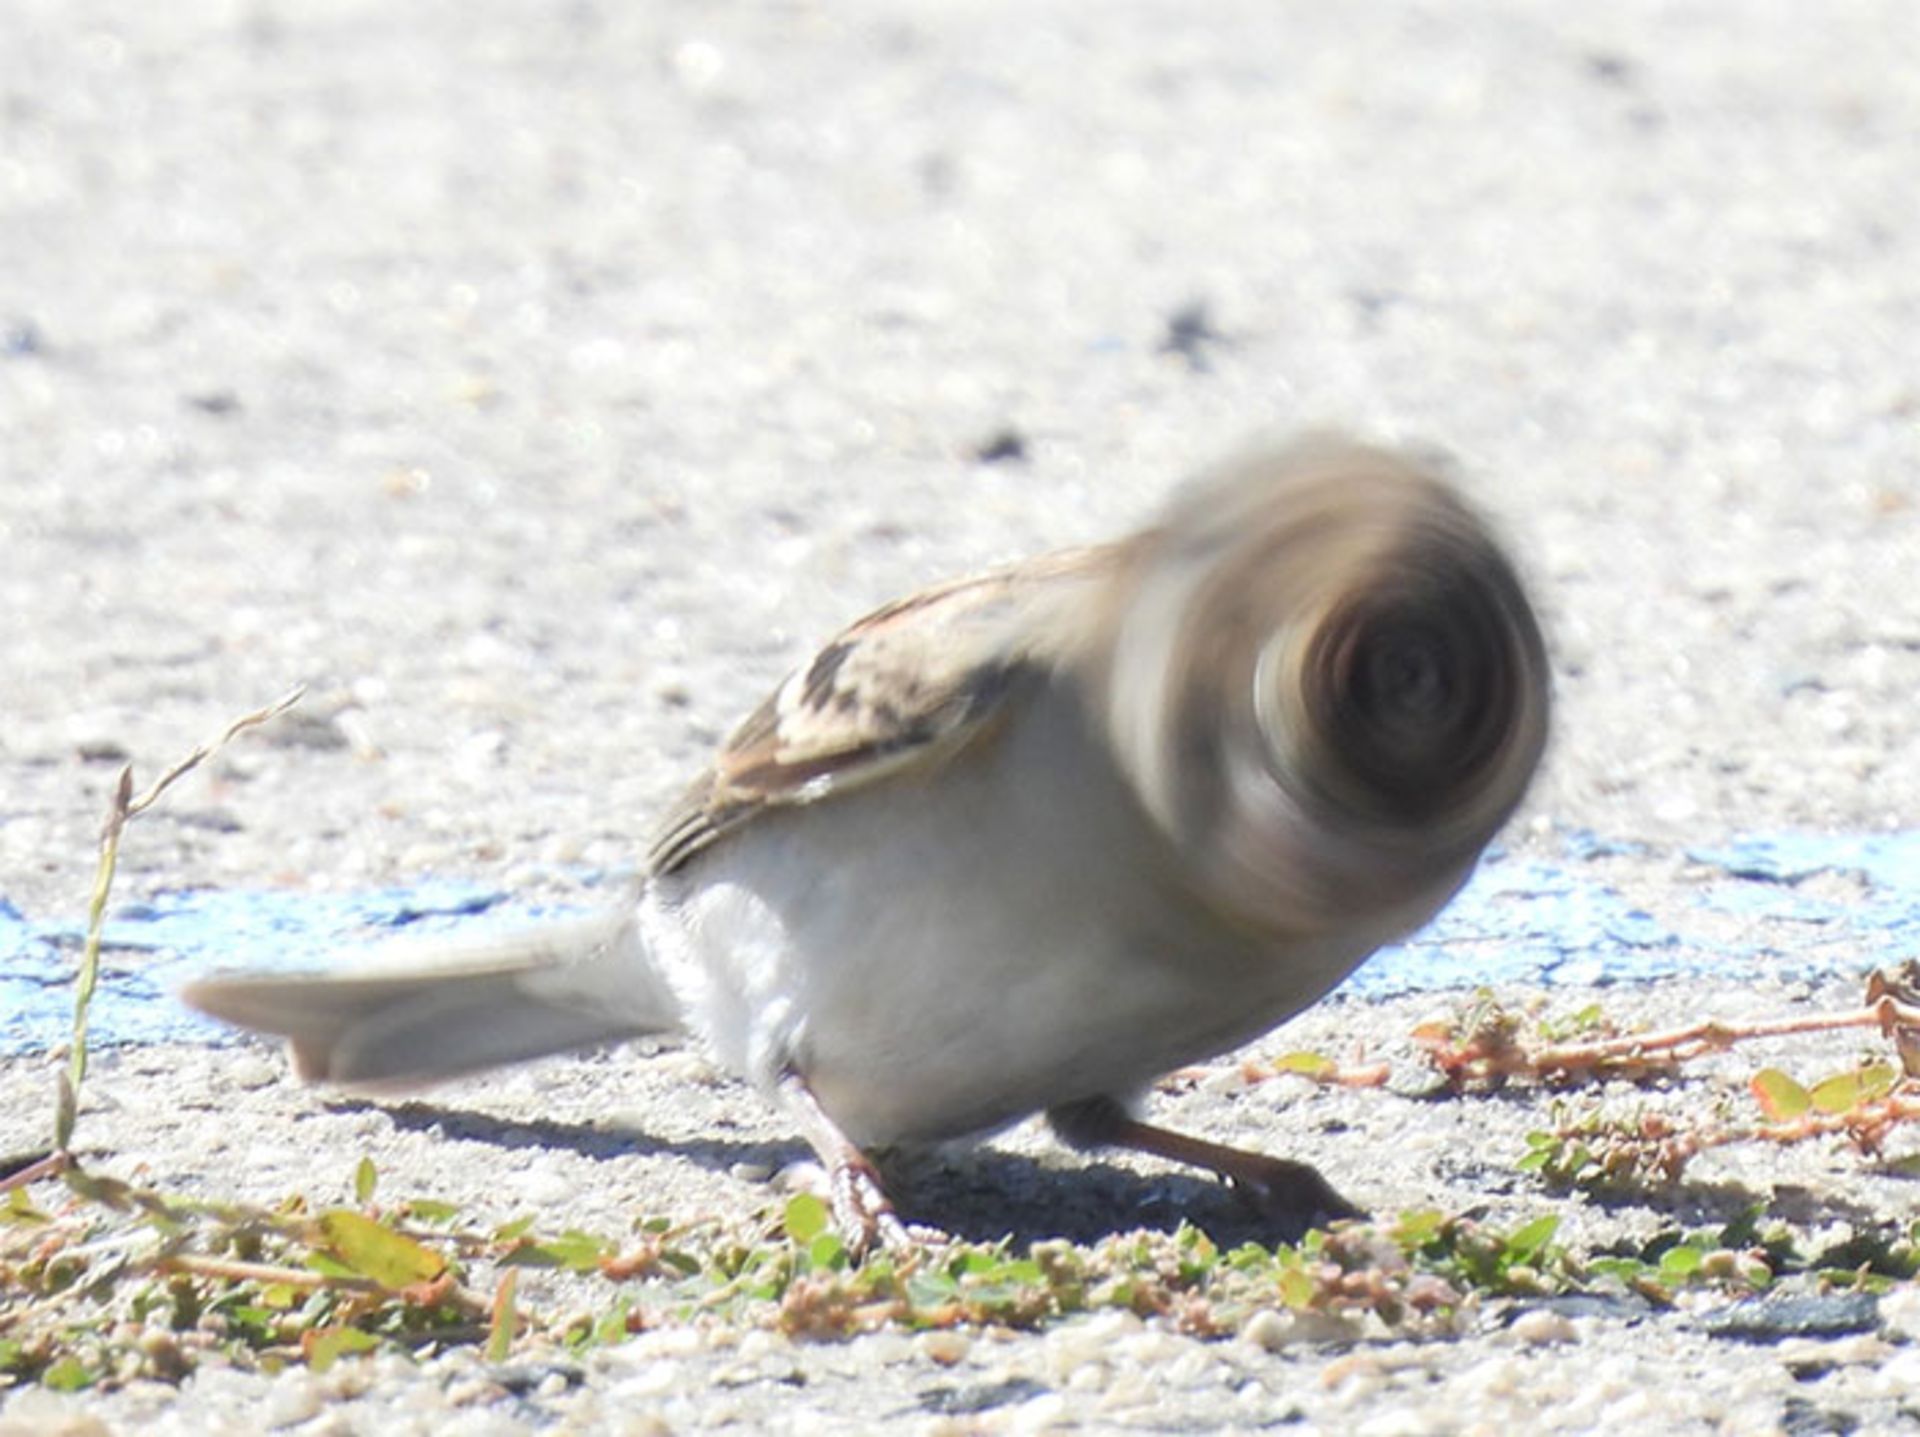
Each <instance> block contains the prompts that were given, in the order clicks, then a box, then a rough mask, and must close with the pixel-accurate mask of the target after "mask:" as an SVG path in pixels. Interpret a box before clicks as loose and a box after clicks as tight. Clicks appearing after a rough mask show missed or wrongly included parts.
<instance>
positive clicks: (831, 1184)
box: [779, 1072, 911, 1255]
mask: <svg viewBox="0 0 1920 1437" xmlns="http://www.w3.org/2000/svg"><path fill="white" fill-rule="evenodd" d="M779 1093H780V1100H781V1102H782V1103H783V1104H784V1105H785V1107H786V1109H787V1111H788V1112H789V1113H791V1114H792V1115H793V1118H794V1121H795V1122H796V1123H798V1124H799V1126H800V1134H801V1136H802V1137H804V1138H805V1139H806V1140H807V1146H808V1147H810V1148H812V1149H813V1151H814V1154H815V1156H817V1157H818V1158H819V1159H820V1161H821V1163H822V1164H823V1165H824V1166H825V1167H826V1170H827V1184H828V1193H829V1195H830V1199H829V1200H830V1201H831V1203H832V1205H833V1220H834V1223H835V1225H836V1226H837V1227H839V1229H840V1235H841V1237H843V1238H844V1239H845V1240H846V1243H847V1246H848V1247H849V1248H851V1249H852V1250H853V1252H854V1253H855V1254H856V1255H859V1254H863V1253H865V1252H867V1251H868V1250H869V1249H871V1248H872V1247H873V1246H874V1244H875V1243H876V1242H878V1243H879V1244H880V1245H881V1246H882V1247H888V1248H894V1249H899V1248H904V1247H907V1246H909V1245H910V1244H911V1238H910V1237H909V1235H908V1233H907V1229H906V1226H905V1224H903V1223H902V1222H901V1221H900V1217H899V1215H898V1214H897V1213H895V1212H894V1210H893V1202H892V1200H891V1199H890V1198H888V1196H887V1190H886V1188H885V1187H883V1186H882V1185H881V1182H880V1170H879V1169H878V1168H876V1167H875V1166H874V1165H873V1159H872V1158H869V1157H868V1156H867V1155H866V1154H865V1153H863V1152H861V1151H860V1149H859V1148H858V1147H857V1146H855V1144H854V1141H853V1139H851V1138H849V1137H848V1136H847V1135H846V1134H845V1133H843V1132H841V1131H840V1125H839V1124H838V1123H836V1122H834V1120H833V1119H832V1118H830V1117H828V1116H827V1114H826V1111H825V1109H823V1108H822V1107H821V1106H820V1100H819V1099H818V1098H816V1097H814V1095H813V1089H811V1088H809V1087H808V1086H807V1080H806V1079H805V1078H803V1077H801V1076H800V1075H799V1074H798V1073H794V1072H788V1073H786V1074H785V1075H784V1076H782V1077H781V1079H780V1084H779Z"/></svg>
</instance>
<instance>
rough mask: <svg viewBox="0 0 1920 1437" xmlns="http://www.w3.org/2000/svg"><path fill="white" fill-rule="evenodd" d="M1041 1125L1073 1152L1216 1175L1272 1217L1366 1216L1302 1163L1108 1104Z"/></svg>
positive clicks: (1051, 1115) (1070, 1111)
mask: <svg viewBox="0 0 1920 1437" xmlns="http://www.w3.org/2000/svg"><path fill="white" fill-rule="evenodd" d="M1047 1121H1048V1123H1050V1124H1051V1125H1052V1127H1053V1130H1054V1132H1056V1133H1058V1134H1059V1135H1060V1138H1061V1139H1062V1141H1064V1142H1067V1143H1069V1144H1071V1145H1072V1146H1074V1147H1076V1148H1094V1147H1115V1148H1132V1149H1133V1150H1134V1151H1136V1152H1142V1153H1152V1154H1153V1155H1154V1156H1155V1157H1161V1158H1167V1159H1169V1160H1171V1161H1173V1162H1176V1163H1187V1164H1189V1165H1190V1166H1193V1167H1197V1168H1206V1169H1208V1170H1209V1171H1211V1172H1215V1173H1218V1174H1219V1175H1220V1176H1221V1177H1223V1178H1226V1179H1227V1180H1228V1181H1230V1182H1232V1183H1233V1184H1235V1185H1236V1186H1237V1187H1239V1188H1241V1189H1243V1190H1244V1191H1245V1192H1247V1193H1248V1195H1249V1196H1251V1197H1253V1198H1254V1199H1255V1201H1256V1202H1258V1204H1259V1205H1260V1207H1261V1208H1262V1209H1263V1210H1264V1211H1266V1212H1267V1213H1268V1214H1270V1215H1272V1216H1275V1217H1280V1218H1286V1219H1294V1220H1304V1221H1308V1222H1331V1221H1333V1220H1335V1219H1337V1218H1359V1217H1365V1216H1366V1213H1364V1212H1363V1211H1362V1210H1361V1209H1359V1208H1357V1207H1355V1206H1354V1205H1353V1204H1352V1203H1350V1202H1348V1201H1347V1200H1346V1199H1345V1198H1343V1197H1341V1196H1340V1194H1339V1193H1338V1192H1336V1191H1334V1188H1333V1184H1331V1183H1329V1182H1328V1181H1327V1180H1326V1179H1325V1178H1323V1177H1321V1176H1320V1174H1319V1173H1318V1172H1316V1171H1315V1170H1314V1169H1312V1168H1310V1167H1308V1166H1307V1165H1306V1164H1305V1163H1296V1162H1290V1161H1288V1160H1287V1159H1286V1158H1274V1157H1268V1156H1267V1155H1266V1154H1265V1153H1250V1152H1248V1151H1247V1150H1246V1149H1244V1148H1232V1147H1228V1146H1227V1145H1226V1144H1225V1143H1211V1142H1208V1141H1207V1140H1206V1139H1205V1138H1195V1137H1189V1136H1188V1135H1187V1134H1185V1133H1176V1132H1172V1131H1170V1130H1169V1129H1167V1128H1159V1127H1155V1126H1154V1125H1153V1124H1152V1123H1143V1122H1141V1121H1140V1120H1139V1119H1138V1118H1136V1117H1134V1116H1133V1115H1132V1114H1130V1113H1128V1112H1127V1110H1126V1109H1125V1108H1123V1107H1122V1106H1121V1105H1120V1104H1119V1103H1117V1102H1116V1101H1114V1100H1113V1099H1112V1098H1086V1099H1082V1100H1081V1101H1080V1102H1077V1103H1067V1104H1064V1105H1062V1106H1060V1107H1057V1108H1049V1109H1048V1110H1047Z"/></svg>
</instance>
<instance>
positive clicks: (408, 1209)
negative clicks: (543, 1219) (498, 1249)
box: [400, 1198, 533, 1239]
mask: <svg viewBox="0 0 1920 1437" xmlns="http://www.w3.org/2000/svg"><path fill="white" fill-rule="evenodd" d="M400 1210H401V1211H402V1212H404V1213H405V1214H406V1215H407V1216H408V1217H412V1218H418V1219H419V1220H420V1221H421V1222H434V1223H447V1222H452V1221H453V1220H454V1219H455V1218H457V1217H459V1216H460V1204H459V1203H456V1202H436V1201H435V1200H434V1199H433V1198H408V1199H407V1200H406V1201H405V1202H403V1203H401V1204H400ZM532 1224H533V1219H532V1218H530V1217H528V1218H522V1219H520V1226H521V1228H522V1230H525V1229H526V1228H527V1227H530V1226H532ZM507 1226H508V1227H511V1226H513V1224H512V1223H508V1224H507ZM499 1236H500V1234H499V1233H498V1232H495V1233H494V1237H495V1238H496V1239H497V1238H499Z"/></svg>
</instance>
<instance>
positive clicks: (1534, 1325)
mask: <svg viewBox="0 0 1920 1437" xmlns="http://www.w3.org/2000/svg"><path fill="white" fill-rule="evenodd" d="M1507 1330H1508V1331H1509V1332H1511V1333H1512V1334H1513V1335H1514V1338H1515V1340H1517V1341H1519V1342H1523V1343H1525V1344H1526V1345H1527V1346H1529V1347H1550V1346H1552V1345H1553V1344H1555V1343H1558V1342H1572V1341H1574V1340H1576V1339H1577V1337H1578V1336H1579V1334H1578V1333H1577V1332H1576V1331H1575V1330H1574V1326H1573V1323H1572V1322H1571V1321H1570V1320H1569V1319H1568V1318H1566V1317H1564V1316H1562V1315H1561V1314H1560V1313H1558V1312H1549V1311H1547V1310H1546V1309H1545V1308H1539V1307H1536V1308H1531V1309H1529V1310H1528V1311H1526V1312H1523V1313H1521V1314H1520V1315H1519V1316H1518V1317H1516V1318H1514V1320H1513V1326H1511V1327H1509V1328H1508V1329H1507Z"/></svg>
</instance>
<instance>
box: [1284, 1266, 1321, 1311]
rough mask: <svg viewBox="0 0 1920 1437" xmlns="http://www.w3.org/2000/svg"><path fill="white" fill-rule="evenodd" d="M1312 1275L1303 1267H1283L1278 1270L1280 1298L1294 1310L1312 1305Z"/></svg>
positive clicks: (1301, 1309)
mask: <svg viewBox="0 0 1920 1437" xmlns="http://www.w3.org/2000/svg"><path fill="white" fill-rule="evenodd" d="M1313 1290H1314V1282H1313V1277H1312V1275H1311V1274H1310V1273H1308V1272H1307V1270H1306V1269H1305V1268H1303V1267H1288V1268H1283V1269H1282V1270H1281V1272H1280V1300H1281V1301H1282V1302H1284V1303H1286V1305H1287V1306H1288V1307H1290V1308H1292V1309H1293V1310H1294V1311H1295V1312H1304V1311H1305V1310H1306V1309H1307V1308H1309V1307H1311V1306H1313Z"/></svg>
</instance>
